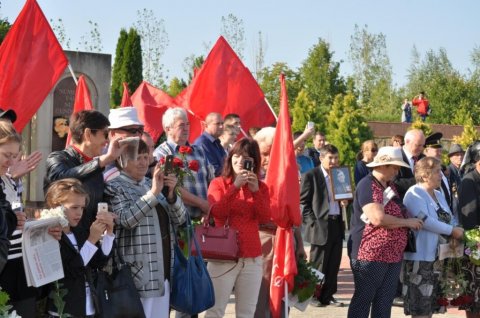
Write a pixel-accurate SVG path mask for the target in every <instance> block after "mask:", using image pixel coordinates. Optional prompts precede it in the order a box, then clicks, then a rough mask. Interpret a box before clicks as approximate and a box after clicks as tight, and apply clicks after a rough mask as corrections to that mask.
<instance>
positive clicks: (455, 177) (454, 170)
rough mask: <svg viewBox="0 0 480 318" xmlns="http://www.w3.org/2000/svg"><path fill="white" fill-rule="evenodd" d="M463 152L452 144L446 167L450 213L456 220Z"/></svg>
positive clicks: (456, 145) (458, 146)
mask: <svg viewBox="0 0 480 318" xmlns="http://www.w3.org/2000/svg"><path fill="white" fill-rule="evenodd" d="M464 155H465V151H464V150H463V149H462V146H460V145H459V144H452V145H451V146H450V150H449V151H448V159H449V160H450V164H449V165H448V167H447V169H448V172H449V173H448V181H449V183H450V190H451V193H452V211H453V214H454V215H455V217H456V218H457V220H458V187H459V186H460V182H462V176H461V174H460V166H461V165H462V161H463V156H464Z"/></svg>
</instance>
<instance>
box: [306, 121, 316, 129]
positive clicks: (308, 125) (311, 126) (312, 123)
mask: <svg viewBox="0 0 480 318" xmlns="http://www.w3.org/2000/svg"><path fill="white" fill-rule="evenodd" d="M313 127H315V123H314V122H313V121H309V122H307V128H308V129H310V128H313Z"/></svg>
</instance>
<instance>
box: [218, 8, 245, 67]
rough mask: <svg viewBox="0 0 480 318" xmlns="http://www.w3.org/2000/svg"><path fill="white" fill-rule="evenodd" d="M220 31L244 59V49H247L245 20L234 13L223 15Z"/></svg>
mask: <svg viewBox="0 0 480 318" xmlns="http://www.w3.org/2000/svg"><path fill="white" fill-rule="evenodd" d="M220 33H221V34H222V35H223V37H224V38H225V39H226V40H227V42H228V44H230V46H231V47H232V49H233V50H234V51H235V53H237V55H238V57H240V59H241V60H243V51H244V50H245V26H244V24H243V20H242V19H240V18H237V17H236V16H235V15H234V14H233V13H229V14H228V15H227V16H222V28H221V31H220Z"/></svg>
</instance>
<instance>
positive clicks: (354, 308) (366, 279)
mask: <svg viewBox="0 0 480 318" xmlns="http://www.w3.org/2000/svg"><path fill="white" fill-rule="evenodd" d="M367 166H368V167H370V168H372V169H373V171H372V173H371V174H369V175H368V176H366V177H365V178H363V179H362V180H361V181H360V183H359V184H358V186H357V190H356V192H355V197H354V201H353V211H354V212H353V216H352V222H351V224H352V243H353V249H352V254H351V266H352V271H353V278H354V282H355V292H354V294H353V298H352V301H351V303H350V307H349V308H348V317H349V318H367V317H369V314H370V310H371V314H372V316H371V317H372V318H378V317H390V313H391V307H392V302H393V298H394V297H395V292H396V287H397V283H398V277H399V276H400V268H401V264H402V259H403V251H404V250H405V247H406V245H407V231H408V229H409V228H410V229H416V230H418V229H420V228H421V227H422V225H423V221H422V220H420V219H416V218H408V216H407V213H406V209H405V207H404V206H403V204H402V202H401V200H400V198H399V196H398V192H397V190H396V189H395V185H394V184H393V182H392V181H393V180H394V179H395V177H396V176H397V173H398V170H399V169H400V167H408V164H406V163H405V162H404V161H403V160H402V153H401V149H400V148H394V147H383V148H380V150H379V152H378V154H377V155H376V156H375V159H374V160H373V161H372V162H371V163H369V164H368V165H367Z"/></svg>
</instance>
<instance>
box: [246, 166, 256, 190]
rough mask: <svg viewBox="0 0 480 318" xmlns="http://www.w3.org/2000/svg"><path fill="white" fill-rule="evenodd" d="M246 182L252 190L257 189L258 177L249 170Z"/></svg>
mask: <svg viewBox="0 0 480 318" xmlns="http://www.w3.org/2000/svg"><path fill="white" fill-rule="evenodd" d="M247 183H248V188H249V189H250V191H252V192H257V191H258V178H257V175H256V174H255V173H253V172H251V171H248V172H247Z"/></svg>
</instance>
